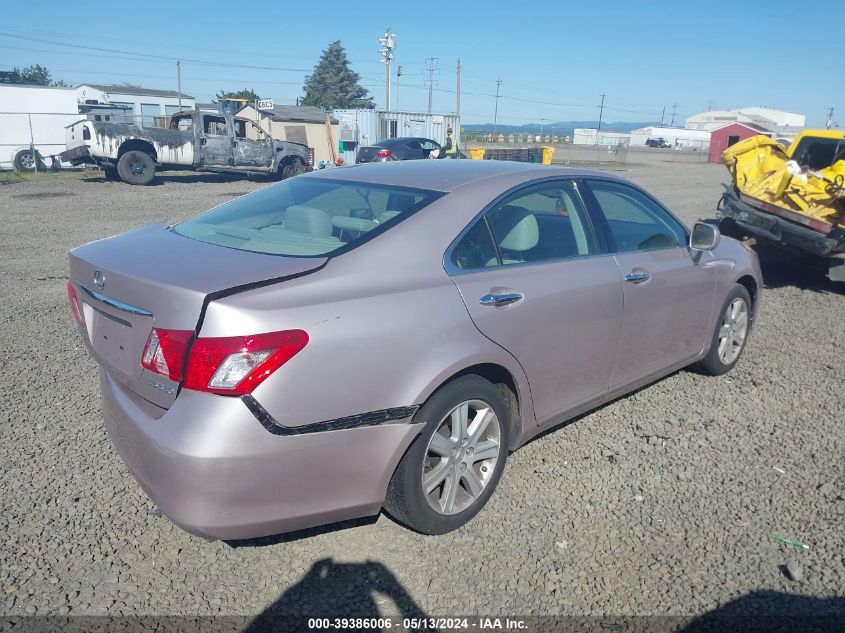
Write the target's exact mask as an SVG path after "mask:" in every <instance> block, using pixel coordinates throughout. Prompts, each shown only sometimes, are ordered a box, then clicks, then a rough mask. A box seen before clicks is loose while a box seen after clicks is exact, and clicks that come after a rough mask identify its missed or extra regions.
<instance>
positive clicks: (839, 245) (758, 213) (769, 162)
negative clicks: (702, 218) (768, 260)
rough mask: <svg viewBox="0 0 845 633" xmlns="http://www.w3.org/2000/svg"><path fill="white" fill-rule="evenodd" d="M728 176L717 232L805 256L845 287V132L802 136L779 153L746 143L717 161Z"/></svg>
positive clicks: (772, 144) (754, 140) (774, 146)
mask: <svg viewBox="0 0 845 633" xmlns="http://www.w3.org/2000/svg"><path fill="white" fill-rule="evenodd" d="M722 162H723V163H724V164H725V165H726V166H727V168H728V171H730V173H731V178H732V183H731V185H730V186H727V187H726V191H725V193H724V194H723V195H722V199H721V200H720V201H719V204H718V206H717V208H718V209H719V211H720V212H721V215H722V217H723V219H722V221H721V223H720V225H719V229H720V231H721V232H722V233H723V234H724V235H727V236H729V237H735V238H738V239H742V238H744V237H746V236H751V237H753V238H754V239H756V240H757V241H758V242H760V243H763V244H768V245H770V246H775V247H777V248H779V249H783V250H787V251H792V252H794V253H800V254H803V255H810V256H812V257H814V258H817V259H818V261H820V263H823V264H825V265H826V267H827V276H828V278H829V279H830V280H831V281H845V132H842V131H841V130H804V131H802V132H801V133H799V134H798V136H796V137H795V140H794V141H793V142H792V143H791V144H790V145H789V147H787V148H784V147H783V145H781V144H780V143H778V142H777V141H774V140H772V139H770V138H768V137H766V136H762V135H761V136H752V137H751V138H747V139H745V140H743V141H740V142H738V143H736V144H735V145H732V146H731V147H729V148H728V149H726V150H725V151H724V153H723V154H722Z"/></svg>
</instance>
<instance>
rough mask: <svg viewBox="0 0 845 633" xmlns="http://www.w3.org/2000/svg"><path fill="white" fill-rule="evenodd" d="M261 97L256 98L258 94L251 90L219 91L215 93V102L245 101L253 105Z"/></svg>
mask: <svg viewBox="0 0 845 633" xmlns="http://www.w3.org/2000/svg"><path fill="white" fill-rule="evenodd" d="M260 98H261V97H259V96H258V93H256V92H255V90H252V89H251V88H244V89H243V90H221V91H220V92H218V93H217V99H216V101H219V100H220V99H247V100H249V103H250V104H252V103H255V101H256V100H258V99H260Z"/></svg>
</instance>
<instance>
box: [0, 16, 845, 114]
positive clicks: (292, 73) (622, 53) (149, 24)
mask: <svg viewBox="0 0 845 633" xmlns="http://www.w3.org/2000/svg"><path fill="white" fill-rule="evenodd" d="M3 13H4V18H3V21H2V23H0V70H2V69H6V68H11V67H12V66H26V65H29V64H33V63H40V64H42V65H45V66H47V67H48V68H49V69H50V70H51V71H52V73H53V75H54V77H55V78H61V79H64V80H65V81H66V82H68V83H82V82H87V83H122V82H129V83H133V84H140V85H143V86H145V87H156V88H171V89H175V87H176V69H175V60H176V59H177V58H181V59H183V60H186V61H183V64H182V89H183V91H184V92H186V93H189V94H191V95H193V96H195V97H197V98H198V99H199V100H203V101H206V100H210V99H211V98H212V97H213V96H214V94H215V93H216V92H217V91H219V90H222V89H239V88H244V87H248V88H253V89H255V90H256V92H258V93H260V94H261V96H262V97H267V98H273V99H275V100H276V102H278V103H293V102H294V101H295V100H296V97H298V96H300V95H301V94H302V90H301V89H302V83H303V79H304V77H305V75H307V74H308V72H309V71H310V70H311V69H312V68H313V66H314V64H316V63H317V61H318V59H319V56H320V53H321V51H322V50H323V49H325V48H326V46H328V44H329V43H331V42H332V41H333V40H336V39H340V40H341V42H342V44H343V46H344V47H345V48H346V51H347V54H348V56H349V58H350V60H351V65H352V68H353V69H354V70H355V71H356V72H358V73H360V74H361V76H362V83H363V84H364V85H365V86H366V87H367V88H368V89H369V90H370V92H371V94H372V95H373V97H374V98H375V100H376V102H377V104H378V105H379V106H382V105H383V103H384V92H385V91H384V75H385V71H384V65H383V64H381V63H379V56H378V52H377V49H378V42H377V38H378V37H379V36H380V35H381V34H382V33H383V32H384V29H385V27H388V26H389V27H391V28H392V30H393V31H394V32H395V33H396V34H397V49H396V60H395V63H394V71H395V66H396V65H397V64H401V65H402V66H403V67H404V70H405V75H404V76H403V77H402V78H401V79H400V84H399V106H400V108H401V109H403V110H406V109H407V110H425V108H426V107H427V103H428V89H427V87H426V85H425V82H424V80H425V79H426V77H427V73H426V72H425V71H424V68H425V59H426V58H428V57H436V58H437V62H436V66H437V67H438V68H439V71H438V72H437V73H436V74H435V86H434V93H433V109H434V110H436V111H442V112H453V111H454V109H455V93H454V91H455V67H456V64H457V60H458V58H460V59H461V61H462V65H463V77H462V92H463V97H462V108H461V110H462V113H463V117H462V118H463V121H464V123H480V122H488V121H492V119H493V110H494V102H495V99H494V97H493V96H492V95H494V94H495V92H496V79H497V78H501V79H502V85H501V92H500V94H501V99H500V100H499V121H500V122H501V123H509V124H521V123H528V122H541V121H543V120H545V121H549V122H550V121H560V120H571V119H594V118H596V117H597V114H598V107H597V106H598V104H599V102H600V99H601V97H600V95H601V94H602V93H606V95H607V96H606V97H605V105H606V110H605V114H604V119H605V121H646V120H660V117H661V112H662V110H663V108H664V107H665V108H666V115H665V120H666V122H667V123H668V122H669V120H670V119H671V114H672V110H673V106H674V105H675V104H677V106H676V117H675V120H676V123H678V122H680V123H683V119H684V118H685V117H686V116H689V115H691V114H694V113H696V112H700V111H702V110H706V109H707V106H708V104H709V103H710V104H712V107H713V108H714V109H716V108H735V107H742V106H748V105H765V106H769V107H774V108H778V109H783V110H788V111H793V112H800V113H803V114H806V115H807V122H808V124H809V125H823V124H824V122H825V120H826V111H827V108H829V107H834V108H835V113H834V120H837V121H842V124H841V125H842V126H843V127H845V79H844V78H843V70H842V68H841V57H842V53H841V51H842V38H843V35H842V33H843V31H842V28H843V24H845V3H842V2H839V1H836V2H814V1H805V2H801V3H794V2H790V3H787V2H785V1H782V0H770V1H768V2H764V1H763V2H742V1H734V2H725V1H722V0H711V1H708V2H695V3H693V2H683V1H681V2H679V1H678V0H674V1H671V2H662V1H658V2H652V3H634V2H623V1H616V0H604V1H603V2H579V3H570V2H562V1H561V2H545V1H534V2H525V3H515V2H501V1H498V0H494V1H488V2H455V1H453V2H436V1H435V2H427V3H421V2H413V3H410V2H409V3H403V2H401V1H400V2H396V1H395V0H394V1H393V2H381V1H378V0H368V1H367V2H343V3H340V2H333V1H328V0H324V1H322V2H313V3H292V2H291V3H288V2H256V3H250V2H247V3H236V2H231V1H228V2H217V1H212V0H205V1H204V2H201V3H200V2H197V3H193V2H185V1H182V2H179V3H175V2H173V3H168V2H158V1H156V0H146V1H145V2H143V3H140V4H138V3H132V4H126V3H123V2H115V1H114V0H108V1H100V0H86V2H84V3H82V4H80V3H74V2H67V1H62V2H55V1H51V0H47V1H41V2H37V3H36V2H30V3H26V2H15V3H5V5H4V8H3ZM10 36H18V37H10ZM20 38H29V39H20ZM61 44H70V45H71V46H64V45H61ZM74 46H89V47H96V48H101V49H111V50H113V51H126V52H131V53H134V55H126V54H124V53H122V52H121V53H117V52H106V51H94V50H90V49H84V48H75V47H74ZM141 55H143V56H141ZM187 60H195V61H187ZM198 62H202V63H198ZM220 64H228V65H220ZM243 66H250V67H252V68H247V67H243ZM255 67H264V69H259V68H255ZM395 106H396V102H395V93H394V107H395Z"/></svg>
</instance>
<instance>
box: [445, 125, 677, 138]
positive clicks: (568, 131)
mask: <svg viewBox="0 0 845 633" xmlns="http://www.w3.org/2000/svg"><path fill="white" fill-rule="evenodd" d="M598 124H599V122H598V121H558V122H557V123H542V124H541V123H526V124H525V125H502V124H499V125H497V126H496V132H497V133H498V134H541V133H542V134H557V135H559V136H567V135H569V136H572V131H573V130H574V129H575V128H596V127H598ZM654 125H660V123H658V122H657V121H641V122H634V121H619V122H617V123H607V122H605V121H602V124H601V129H602V130H607V131H608V132H630V131H631V130H636V129H638V128H641V127H649V126H654ZM461 127H462V128H463V130H464V131H465V132H492V131H493V124H492V123H468V124H465V125H462V126H461Z"/></svg>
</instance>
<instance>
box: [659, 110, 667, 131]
mask: <svg viewBox="0 0 845 633" xmlns="http://www.w3.org/2000/svg"><path fill="white" fill-rule="evenodd" d="M665 118H666V106H663V112H661V113H660V127H663V120H664V119H665Z"/></svg>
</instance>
